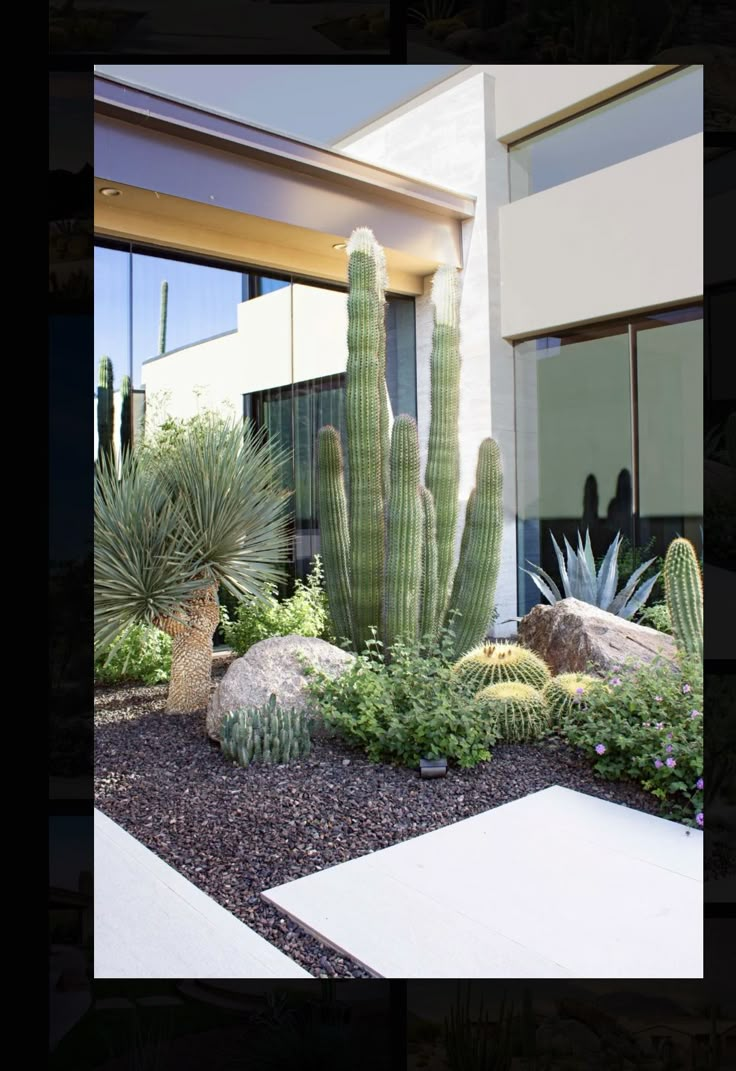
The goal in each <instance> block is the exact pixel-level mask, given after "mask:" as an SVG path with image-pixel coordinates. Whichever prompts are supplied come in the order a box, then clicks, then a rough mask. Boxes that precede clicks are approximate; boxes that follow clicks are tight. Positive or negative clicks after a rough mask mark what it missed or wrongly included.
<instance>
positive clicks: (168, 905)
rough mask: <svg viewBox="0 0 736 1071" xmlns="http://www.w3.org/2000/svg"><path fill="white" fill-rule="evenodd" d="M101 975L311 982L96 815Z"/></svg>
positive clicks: (98, 970) (97, 957)
mask: <svg viewBox="0 0 736 1071" xmlns="http://www.w3.org/2000/svg"><path fill="white" fill-rule="evenodd" d="M94 829H95V977H96V978H310V977H311V975H310V974H309V973H308V972H307V971H305V970H303V968H302V967H300V966H299V965H298V964H296V963H294V961H293V960H291V959H289V957H288V956H285V955H284V953H283V952H281V951H279V949H277V948H274V946H273V945H271V944H269V942H268V941H266V940H265V939H264V938H263V937H261V936H260V935H259V934H257V933H255V932H254V931H253V930H251V929H249V928H248V927H247V926H246V925H244V924H243V923H242V922H240V921H239V919H236V918H235V916H234V915H231V914H230V912H229V911H226V910H225V908H223V907H221V906H220V905H219V904H216V903H215V901H214V900H212V899H211V898H210V897H209V896H207V895H206V894H205V893H203V892H202V891H201V890H200V889H197V888H196V887H195V886H194V885H192V884H191V882H189V881H187V880H186V878H183V877H182V876H181V874H178V873H177V872H176V870H174V869H173V868H172V867H170V866H168V864H167V863H164V862H163V860H162V859H159V858H158V856H157V855H154V853H153V852H151V851H149V850H148V848H145V847H144V846H143V845H142V844H140V843H139V842H138V841H137V840H135V838H134V837H131V836H130V834H129V833H126V832H125V830H124V829H122V828H121V827H120V826H119V825H117V823H115V822H113V821H112V820H111V819H110V818H108V817H107V816H106V815H104V814H102V813H101V812H100V811H98V810H95V824H94Z"/></svg>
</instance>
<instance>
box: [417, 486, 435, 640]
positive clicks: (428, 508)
mask: <svg viewBox="0 0 736 1071" xmlns="http://www.w3.org/2000/svg"><path fill="white" fill-rule="evenodd" d="M419 493H420V495H421V499H422V589H421V598H420V605H419V638H420V639H422V640H423V639H424V637H425V636H429V637H431V638H432V639H434V638H435V637H436V635H437V625H438V610H437V595H438V587H437V519H436V516H435V510H434V501H433V499H432V492H431V491H428V490H427V488H426V487H420V489H419Z"/></svg>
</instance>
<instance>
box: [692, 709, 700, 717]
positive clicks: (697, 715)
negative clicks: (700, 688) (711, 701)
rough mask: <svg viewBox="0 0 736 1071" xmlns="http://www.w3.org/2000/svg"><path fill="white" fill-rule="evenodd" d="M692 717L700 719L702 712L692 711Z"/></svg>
mask: <svg viewBox="0 0 736 1071" xmlns="http://www.w3.org/2000/svg"><path fill="white" fill-rule="evenodd" d="M690 717H691V718H699V717H700V711H699V710H691V711H690Z"/></svg>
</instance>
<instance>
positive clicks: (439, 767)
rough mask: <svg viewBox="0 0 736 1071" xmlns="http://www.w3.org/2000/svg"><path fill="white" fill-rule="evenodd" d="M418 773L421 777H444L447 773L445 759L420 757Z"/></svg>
mask: <svg viewBox="0 0 736 1071" xmlns="http://www.w3.org/2000/svg"><path fill="white" fill-rule="evenodd" d="M419 773H420V776H421V777H444V776H445V774H446V773H447V759H445V758H442V759H420V760H419Z"/></svg>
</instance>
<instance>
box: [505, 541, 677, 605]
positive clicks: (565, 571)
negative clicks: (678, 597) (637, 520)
mask: <svg viewBox="0 0 736 1071" xmlns="http://www.w3.org/2000/svg"><path fill="white" fill-rule="evenodd" d="M550 536H551V539H552V542H553V544H554V548H555V554H556V555H557V564H558V565H559V568H560V578H561V580H562V587H563V590H564V592H565V594H564V595H561V594H560V589H559V588H558V587H557V585H556V584H555V582H554V581H553V580H552V578H551V577H550V576H549V574H548V573H545V571H544V569H542V568H541V567H540V566H539V565H535V564H534V563H533V562H527V564H528V565H530V566H531V569H524V570H523V572H525V573H527V574H528V575H529V576H530V577H531V578H532V580H533V581H534V583H535V584H536V586H537V587H538V588H539V590H540V591H541V593H542V594H543V595H544V597H545V599H546V600H547V602H549V603H551V604H552V605H554V603H556V602H560V601H561V600H562V599H563V598H565V599H579V600H580V601H581V602H588V603H590V604H591V605H592V606H598V607H600V609H601V610H607V611H608V613H610V614H615V615H616V616H617V617H623V618H625V619H626V620H628V619H629V618H630V617H632V616H633V614H635V613H636V611H637V610H639V609H640V608H641V607H642V606H643V605H644V603H645V602H646V601H647V599H648V598H649V593H650V592H651V590H652V588H653V587H654V585H655V584H656V582H657V580H658V578H659V573H655V575H654V576H653V577H651V578H650V579H649V580H646V581H645V582H644V583H643V584H642V585H641V587H640V588H639V589H638V591H637V583H638V581H639V578H640V577H641V575H642V574H643V573H645V572H646V570H647V569H648V568H649V566H650V565H651V564H652V562H653V561H654V560H655V559H654V558H650V559H649V560H648V561H646V562H644V563H643V564H642V565H640V566H639V568H638V569H635V570H634V572H633V573H632V574H631V576H630V577H629V579H628V580H627V582H626V584H625V585H624V587H623V588H622V589H621V591H619V593H618V594H616V588H617V587H618V552H619V547H620V545H621V533H620V532H618V533H617V534H616V536H615V538H614V540H613V542H612V543H611V545H610V547H609V548H608V550H607V551H606V556H605V558H604V559H603V561H602V563H601V567H600V570H599V571H598V572H597V573H596V567H595V559H594V558H593V550H592V548H591V545H590V533H589V532H588V531H586V533H585V544H584V545H583V541H582V538H581V536H580V533H579V532H578V549H577V552H575V551H574V550H573V549H572V547H571V546H570V544H569V543H568V541H567V538H565V548H566V551H567V563H566V562H565V559H564V557H563V555H562V551H561V550H560V548H559V546H558V545H557V540H556V539H555V537H554V536H553V535H552V533H551V532H550Z"/></svg>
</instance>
